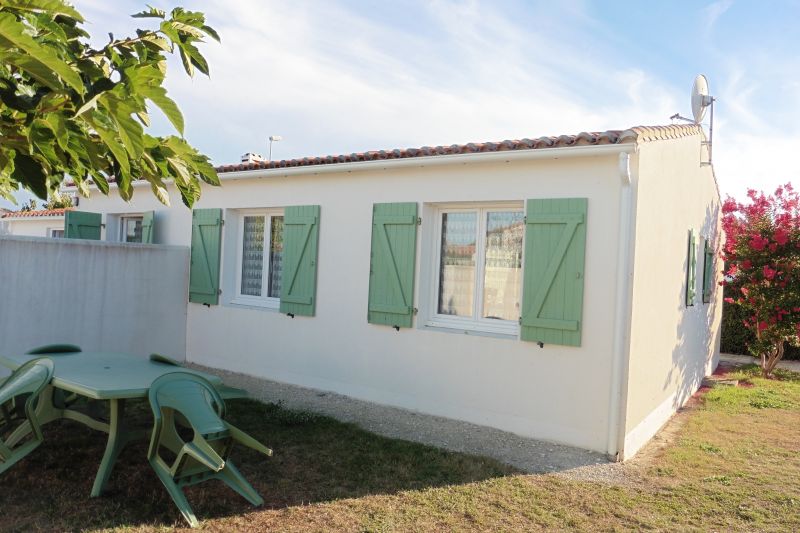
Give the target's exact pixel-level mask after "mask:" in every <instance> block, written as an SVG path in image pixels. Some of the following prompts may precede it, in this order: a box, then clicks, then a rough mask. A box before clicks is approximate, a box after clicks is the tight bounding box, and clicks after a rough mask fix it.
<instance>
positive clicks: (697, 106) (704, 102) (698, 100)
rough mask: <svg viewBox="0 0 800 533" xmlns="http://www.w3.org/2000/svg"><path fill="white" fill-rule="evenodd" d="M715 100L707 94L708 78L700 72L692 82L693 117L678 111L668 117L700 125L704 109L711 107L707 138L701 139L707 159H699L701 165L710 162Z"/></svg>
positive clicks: (704, 113)
mask: <svg viewBox="0 0 800 533" xmlns="http://www.w3.org/2000/svg"><path fill="white" fill-rule="evenodd" d="M716 100H717V99H716V98H714V97H713V96H711V95H710V94H709V90H708V80H707V79H706V77H705V76H703V75H702V74H700V75H699V76H697V77H696V78H695V79H694V84H693V85H692V116H693V117H694V119H691V118H686V117H682V116H681V115H680V114H679V113H675V114H674V115H672V116H671V117H669V118H671V119H672V120H684V121H686V122H691V123H692V124H698V125H702V122H703V119H704V118H705V116H706V110H707V109H708V108H711V115H710V117H709V122H708V140H707V141H703V145H704V146H706V147H708V161H701V162H700V164H701V165H703V166H705V165H710V164H711V146H712V143H713V140H714V102H716Z"/></svg>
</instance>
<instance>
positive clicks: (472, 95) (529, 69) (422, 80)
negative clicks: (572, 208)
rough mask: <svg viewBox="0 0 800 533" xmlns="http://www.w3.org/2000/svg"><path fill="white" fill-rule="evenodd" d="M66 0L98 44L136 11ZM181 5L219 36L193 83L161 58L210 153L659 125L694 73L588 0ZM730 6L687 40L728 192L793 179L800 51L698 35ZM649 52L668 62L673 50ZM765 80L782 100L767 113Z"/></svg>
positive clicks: (301, 150)
mask: <svg viewBox="0 0 800 533" xmlns="http://www.w3.org/2000/svg"><path fill="white" fill-rule="evenodd" d="M77 3H78V7H79V9H81V10H82V11H84V13H85V14H86V16H87V18H88V19H89V20H90V21H91V22H92V23H93V24H92V25H91V26H90V30H91V31H92V32H94V33H96V34H97V36H98V38H100V39H101V41H102V40H103V39H104V38H105V31H107V29H111V30H112V31H115V32H117V33H119V34H120V35H122V33H124V32H127V33H132V29H133V28H135V27H136V26H137V25H140V24H146V23H147V21H146V20H141V19H137V20H132V19H128V18H127V17H126V16H124V15H127V14H130V13H133V12H135V11H138V10H140V9H141V3H140V2H138V1H132V2H128V3H123V4H117V3H115V4H113V5H114V8H113V9H112V8H110V7H109V6H111V5H112V4H110V3H107V2H99V1H98V0H79V1H78V2H77ZM156 4H157V5H158V6H160V7H165V8H169V7H170V6H171V4H170V3H168V2H167V1H166V0H159V1H157V2H156ZM187 4H189V5H187V7H188V8H190V9H198V10H200V11H203V12H205V13H206V14H207V16H208V19H209V23H210V24H211V25H212V26H214V27H215V28H216V29H217V30H218V31H219V33H220V35H221V36H222V40H223V42H222V44H221V45H219V44H217V43H214V42H210V43H208V44H207V45H204V47H203V51H204V53H205V54H206V55H207V57H208V59H209V64H210V65H211V79H206V78H204V77H203V76H198V77H196V78H195V79H193V80H190V79H188V78H187V77H186V76H185V75H184V74H183V73H182V72H180V65H179V63H178V62H171V64H170V69H171V72H170V75H169V76H168V86H169V89H170V93H171V95H172V96H173V97H174V98H175V99H176V100H177V101H178V102H179V104H180V106H181V108H182V109H183V110H184V112H185V114H186V119H187V120H186V122H187V136H188V137H189V140H190V141H191V142H193V143H194V144H195V145H197V146H198V147H199V148H200V149H201V150H203V151H204V152H206V153H208V154H209V155H211V156H212V157H213V158H214V160H215V162H217V163H225V162H232V161H236V160H237V159H238V156H239V155H240V154H242V153H244V152H247V151H266V143H267V137H268V136H269V135H271V134H280V135H283V137H284V141H283V142H280V143H277V144H276V145H275V147H274V153H275V156H276V157H277V158H285V157H298V156H307V155H322V154H327V153H349V152H353V151H362V150H369V149H381V148H395V147H405V146H421V145H426V144H451V143H462V142H470V141H487V140H502V139H507V138H520V137H536V136H540V135H552V134H562V133H576V132H578V131H583V130H589V131H596V130H603V129H609V128H624V127H629V126H633V125H638V124H664V123H668V122H669V120H668V117H669V116H670V115H672V114H673V113H674V112H676V111H681V112H683V113H684V114H688V98H687V95H686V93H687V92H688V90H687V89H688V86H689V83H690V81H691V76H692V75H693V72H685V71H684V70H683V65H681V69H680V71H679V72H678V74H679V75H681V76H683V75H686V77H687V79H686V80H678V81H680V82H681V83H679V84H678V85H675V84H674V83H670V82H668V81H666V80H665V78H666V76H665V75H664V73H663V72H662V71H659V66H658V63H657V62H656V61H653V62H650V61H649V59H650V58H649V57H648V56H645V55H644V54H641V55H639V56H638V57H640V58H641V59H640V60H639V62H638V63H633V60H632V59H631V54H628V53H626V50H628V49H629V48H630V47H631V46H638V45H639V43H638V42H637V41H636V40H635V37H633V33H631V32H632V31H633V30H629V29H627V28H626V26H625V24H626V21H624V20H620V21H611V20H598V19H597V18H594V17H593V16H592V14H591V6H592V5H591V4H585V3H583V2H565V3H553V2H543V3H541V4H537V3H530V2H524V3H522V4H514V3H503V4H502V5H499V4H494V3H492V4H487V3H482V2H477V1H456V0H437V1H433V2H424V1H420V2H419V3H413V2H404V3H378V4H370V7H369V8H368V9H364V8H363V5H362V6H361V7H359V6H358V5H356V6H353V5H350V4H337V3H334V2H306V1H290V0H275V1H269V2H266V1H258V0H237V1H233V0H231V1H228V2H225V3H220V2H212V1H209V0H203V1H198V2H187ZM120 5H121V6H122V7H120ZM732 5H733V4H732V2H730V1H727V0H722V1H719V2H715V3H713V4H710V5H709V6H707V7H706V8H704V9H700V14H701V18H700V19H699V20H698V22H697V29H699V30H703V29H705V37H706V38H705V39H704V40H703V39H701V38H699V37H698V39H699V40H698V41H696V42H695V43H694V44H690V45H687V47H688V49H691V50H692V53H696V54H697V55H699V56H700V57H701V58H702V60H703V63H702V64H703V65H706V64H707V65H708V66H709V67H711V68H709V70H711V71H712V72H710V74H713V76H712V77H711V81H712V91H713V93H714V95H715V96H717V97H718V103H717V109H716V111H717V117H716V118H717V125H716V127H717V132H716V137H715V147H714V148H715V165H716V169H717V175H718V177H719V178H720V183H721V185H722V188H723V190H724V191H731V192H734V191H738V190H739V189H742V188H743V186H741V184H743V183H751V184H754V185H756V186H757V185H758V184H757V183H753V182H751V181H748V180H750V179H751V177H753V176H757V177H758V179H759V180H763V182H764V183H765V184H766V183H768V182H769V180H771V179H774V180H777V181H776V183H777V182H782V181H786V180H787V179H791V174H792V173H794V176H795V177H796V176H797V172H796V163H794V161H793V160H792V159H791V157H790V154H791V148H790V147H791V145H792V143H794V142H796V141H797V140H798V138H799V137H800V135H798V129H797V125H796V124H797V123H798V122H800V121H798V120H797V118H798V116H800V115H798V114H797V111H798V110H800V97H798V96H797V91H796V87H797V84H799V83H800V76H798V75H797V74H794V73H797V72H800V68H796V67H800V61H799V60H798V59H796V58H792V57H791V56H789V55H787V54H788V52H791V50H789V51H787V54H783V55H782V56H780V57H779V54H777V53H775V51H774V50H769V51H759V50H758V46H757V42H756V41H754V40H749V41H748V42H747V43H742V44H741V45H740V46H738V47H733V46H729V45H728V46H719V48H718V49H717V48H715V46H718V45H720V43H718V42H717V41H714V40H711V39H709V38H708V37H709V35H710V33H711V30H712V29H713V30H714V32H715V35H718V34H721V30H722V29H725V28H727V26H725V27H723V26H722V25H723V24H727V23H728V21H729V19H730V17H722V15H723V14H724V13H726V12H727V11H729V10H730V8H731V7H732ZM623 28H625V29H623ZM644 31H647V30H644ZM701 33H702V32H701ZM687 34H691V30H687ZM679 39H680V38H679ZM676 42H679V41H676ZM703 47H705V48H703ZM646 52H647V53H650V54H653V58H654V59H655V58H657V57H659V54H660V55H662V56H663V57H664V58H665V59H664V61H667V60H670V61H673V62H674V64H677V63H678V62H679V60H678V59H673V58H672V56H671V55H670V54H672V55H675V54H676V53H677V52H679V51H677V50H676V49H674V48H668V47H664V48H663V49H662V48H653V49H652V50H647V51H646ZM759 54H761V55H759ZM668 56H669V57H668ZM701 66H702V65H701ZM690 68H695V67H690ZM703 68H705V67H703ZM674 76H675V72H673V73H672V74H670V77H674ZM769 79H778V80H780V83H778V84H775V85H776V87H772V86H770V85H771V84H768V83H766V82H764V81H763V80H769ZM684 81H685V82H686V83H685V85H684V83H683V82H684ZM776 91H778V92H779V93H780V97H781V98H782V99H784V100H786V101H788V102H789V104H784V106H785V107H784V108H783V109H781V112H776V111H769V110H767V111H765V109H768V106H767V105H765V102H769V101H770V99H771V98H772V99H776V98H777V97H776V96H775V92H776ZM792 95H794V96H792ZM775 107H777V106H775ZM792 117H793V118H792ZM158 124H159V126H158V127H164V128H165V129H166V125H165V124H164V121H160V122H158ZM765 155H767V159H766V162H765V157H764V156H765ZM778 176H780V178H778ZM770 187H772V185H770ZM773 188H774V187H773Z"/></svg>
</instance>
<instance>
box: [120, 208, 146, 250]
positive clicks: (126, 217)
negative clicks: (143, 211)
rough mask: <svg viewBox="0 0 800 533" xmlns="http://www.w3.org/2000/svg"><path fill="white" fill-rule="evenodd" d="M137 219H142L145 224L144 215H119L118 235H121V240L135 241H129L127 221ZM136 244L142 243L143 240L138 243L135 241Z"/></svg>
mask: <svg viewBox="0 0 800 533" xmlns="http://www.w3.org/2000/svg"><path fill="white" fill-rule="evenodd" d="M136 219H138V220H141V221H142V225H143V226H144V215H119V217H118V226H119V229H118V235H117V236H118V237H119V242H133V241H128V232H127V231H125V230H126V222H127V221H128V220H136ZM143 230H144V229H143ZM134 244H141V241H140V242H138V243H134Z"/></svg>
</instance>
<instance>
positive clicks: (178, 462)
mask: <svg viewBox="0 0 800 533" xmlns="http://www.w3.org/2000/svg"><path fill="white" fill-rule="evenodd" d="M148 397H149V400H150V407H151V408H152V410H153V417H154V419H155V422H154V424H153V434H152V437H151V439H150V449H149V450H148V452H147V459H148V460H149V461H150V464H151V465H152V467H153V470H155V472H156V474H157V475H158V478H159V479H160V480H161V483H163V484H164V487H165V488H166V489H167V492H169V495H170V496H171V497H172V501H174V502H175V505H176V506H177V507H178V509H179V510H180V512H181V514H183V516H184V518H186V521H187V522H189V525H190V526H191V527H195V526H197V525H198V521H197V517H196V516H195V515H194V512H193V511H192V508H191V506H190V505H189V502H188V501H187V500H186V496H185V495H184V493H183V487H188V486H190V485H195V484H197V483H201V482H203V481H206V480H208V479H219V480H221V481H223V482H225V483H226V484H227V485H228V486H229V487H230V488H232V489H233V490H235V491H236V492H238V493H239V494H241V495H242V496H243V497H244V498H245V499H246V500H247V501H249V502H250V503H251V504H253V505H255V506H259V505H261V504H263V503H264V500H263V499H262V498H261V496H260V495H259V494H258V492H256V490H255V489H254V488H253V486H252V485H250V483H248V482H247V480H246V479H245V478H244V476H242V474H241V473H240V472H239V470H238V469H237V468H236V466H234V464H233V463H232V462H231V461H230V459H229V458H228V457H229V455H230V451H231V448H232V446H233V443H234V441H235V442H239V443H241V444H243V445H245V446H247V447H248V448H252V449H254V450H256V451H258V452H261V453H263V454H264V455H267V456H271V455H272V450H270V449H269V448H267V447H266V446H264V445H263V444H261V443H260V442H258V441H257V440H255V439H254V438H253V437H251V436H249V435H247V434H246V433H245V432H243V431H242V430H240V429H238V428H236V427H234V426H232V425H231V424H229V423H228V422H226V421H225V420H223V417H224V416H225V402H224V400H223V399H222V397H221V396H220V394H219V393H218V392H217V390H216V389H215V388H214V385H212V384H211V383H210V382H209V381H208V380H206V379H204V378H202V377H200V376H198V375H196V374H191V373H189V372H171V373H169V374H164V375H163V376H161V377H159V378H158V379H156V380H155V381H153V384H152V385H151V386H150V392H149V395H148ZM176 419H181V424H180V425H181V426H182V425H184V424H186V425H187V426H188V427H190V428H191V429H193V430H194V437H193V438H192V440H191V441H189V442H186V441H185V440H184V439H183V438H182V437H181V436H180V434H179V433H178V426H177V425H176V423H177V420H176ZM162 448H166V449H167V450H169V451H170V452H171V453H172V454H173V455H174V456H175V459H174V460H171V462H169V463H168V462H167V460H165V459H164V458H163V457H162V455H161V452H162V451H163V450H162Z"/></svg>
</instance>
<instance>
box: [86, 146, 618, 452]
mask: <svg viewBox="0 0 800 533" xmlns="http://www.w3.org/2000/svg"><path fill="white" fill-rule="evenodd" d="M631 147H632V145H627V147H626V146H624V145H623V146H616V147H603V148H608V149H609V150H607V151H605V152H604V153H605V154H606V155H597V156H592V157H569V156H568V151H567V150H566V149H563V148H559V149H554V150H549V151H548V153H550V154H551V155H550V156H549V157H548V158H547V159H536V160H523V159H521V158H518V157H509V158H508V161H505V160H502V159H500V160H498V159H497V158H482V157H475V158H473V159H471V160H470V162H469V163H465V162H464V161H463V160H461V159H459V160H458V162H454V163H452V164H448V165H436V166H432V165H429V164H426V161H425V160H424V159H421V160H420V161H419V163H418V164H415V165H413V166H409V165H405V166H403V167H399V166H398V165H392V164H391V162H387V164H386V165H385V166H383V165H382V164H381V163H380V162H376V163H375V164H362V165H360V167H359V168H363V170H358V169H356V168H355V167H353V166H350V167H344V168H343V169H342V170H341V171H334V172H332V173H325V174H319V175H316V174H315V171H314V169H313V168H309V169H307V170H306V171H304V172H303V173H297V174H291V175H286V174H287V173H282V172H283V171H282V170H280V169H278V170H274V171H265V172H263V175H264V177H261V178H258V179H233V180H232V179H226V180H225V181H223V186H222V187H220V188H213V187H204V189H203V198H202V201H201V202H200V204H199V205H198V206H197V207H221V208H223V209H225V218H226V225H225V228H224V231H223V233H224V238H223V252H222V274H221V276H222V283H221V286H222V288H223V294H222V296H221V302H222V305H219V306H212V307H210V308H209V307H205V306H202V305H199V304H189V305H188V321H187V334H186V343H187V344H186V346H187V358H188V359H189V360H191V361H194V362H197V363H201V364H205V365H209V366H212V367H219V368H225V369H228V370H233V371H238V372H243V373H247V374H252V375H256V376H260V377H265V378H269V379H274V380H278V381H283V382H287V383H293V384H298V385H303V386H308V387H316V388H320V389H324V390H330V391H335V392H338V393H342V394H346V395H350V396H353V397H357V398H362V399H366V400H370V401H374V402H379V403H384V404H390V405H396V406H400V407H405V408H409V409H416V410H419V411H423V412H426V413H431V414H436V415H442V416H447V417H451V418H457V419H461V420H467V421H470V422H475V423H478V424H483V425H489V426H493V427H497V428H500V429H505V430H508V431H512V432H515V433H518V434H521V435H525V436H530V437H536V438H540V439H547V440H552V441H557V442H562V443H567V444H572V445H576V446H580V447H583V448H588V449H593V450H598V451H603V452H605V451H607V443H608V439H609V431H610V429H609V412H610V409H611V405H610V395H609V387H610V382H611V372H612V365H611V359H612V348H613V332H614V330H615V323H614V320H615V305H616V303H615V302H616V297H615V294H616V283H617V271H618V268H619V266H620V265H618V257H619V256H620V253H619V246H620V242H619V239H618V234H619V220H620V175H619V166H618V152H619V151H621V150H629V149H630V148H631ZM589 149H591V147H589ZM589 149H587V150H586V152H585V153H586V154H589V153H590V151H589ZM578 151H579V150H575V151H572V152H569V153H573V154H574V153H577V152H578ZM594 153H599V151H595V152H594ZM493 155H496V154H493ZM556 158H558V159H556ZM436 159H439V160H441V158H436ZM251 175H252V174H251ZM223 176H224V175H223ZM113 194H114V191H112V195H113ZM172 194H173V201H174V202H179V198H178V196H177V194H176V193H175V192H174V191H173V193H172ZM569 197H586V198H588V220H587V245H586V269H585V285H584V290H585V293H584V304H583V324H582V333H583V342H582V346H581V347H578V348H575V347H562V346H554V345H545V346H544V348H539V347H538V346H537V345H536V344H534V343H527V342H521V341H520V340H518V339H517V338H508V337H502V336H496V335H495V336H490V335H476V334H471V333H470V334H467V333H465V332H464V331H458V330H442V329H435V328H429V327H426V326H425V322H426V319H427V317H428V314H429V312H430V305H429V302H430V300H431V291H432V280H433V264H432V259H431V258H432V253H433V251H434V250H435V247H436V246H437V245H438V244H437V242H436V238H435V236H434V235H433V229H432V228H433V216H432V214H433V209H434V204H436V203H440V202H489V201H492V202H495V201H497V202H499V201H515V202H520V203H521V202H523V201H524V200H526V199H529V198H569ZM376 202H418V203H419V204H420V208H421V210H420V213H421V215H422V218H423V222H422V227H421V230H420V233H419V239H418V248H419V251H418V254H417V276H416V298H415V305H416V306H417V307H419V309H420V311H419V315H418V316H417V317H416V319H415V327H414V328H411V329H403V330H400V331H399V332H397V331H395V330H394V329H391V328H389V327H385V326H377V325H370V324H368V323H367V319H366V317H367V294H368V282H369V264H370V232H371V216H372V205H373V203H376ZM307 204H318V205H320V206H321V220H320V236H319V243H320V245H319V260H318V280H317V298H316V301H317V307H316V316H315V317H310V318H309V317H299V316H298V317H297V318H294V319H292V318H289V317H288V316H285V315H281V314H279V313H278V312H276V311H271V310H261V309H251V308H244V307H238V306H235V305H231V304H230V303H226V302H229V301H230V289H231V287H232V282H231V280H232V279H233V276H235V254H236V253H237V250H236V243H235V239H234V237H235V232H236V224H233V223H231V222H232V221H233V220H235V218H236V211H235V210H236V209H242V208H254V207H283V206H289V205H307ZM81 209H82V210H87V211H95V212H103V213H110V214H112V216H113V214H115V213H116V214H118V213H139V212H144V211H149V210H156V222H155V242H161V243H167V244H180V245H188V244H189V243H190V238H191V213H190V211H189V210H188V209H185V208H184V207H182V206H180V205H177V206H175V207H173V208H170V209H164V208H163V207H160V206H159V204H158V203H157V201H156V200H155V199H154V198H153V195H152V194H151V193H150V191H149V189H147V188H139V187H137V188H136V194H135V197H134V200H133V201H132V202H131V203H130V204H125V203H123V202H121V201H120V200H119V199H118V198H116V197H114V196H112V197H108V198H106V197H103V196H102V195H99V194H95V195H94V196H93V197H92V198H91V199H90V200H86V201H84V202H83V203H82V205H81Z"/></svg>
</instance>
